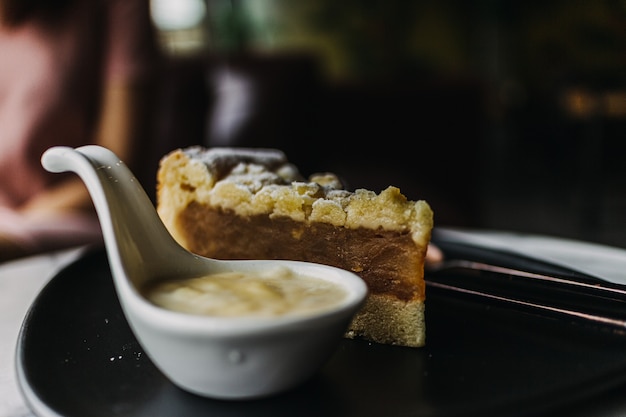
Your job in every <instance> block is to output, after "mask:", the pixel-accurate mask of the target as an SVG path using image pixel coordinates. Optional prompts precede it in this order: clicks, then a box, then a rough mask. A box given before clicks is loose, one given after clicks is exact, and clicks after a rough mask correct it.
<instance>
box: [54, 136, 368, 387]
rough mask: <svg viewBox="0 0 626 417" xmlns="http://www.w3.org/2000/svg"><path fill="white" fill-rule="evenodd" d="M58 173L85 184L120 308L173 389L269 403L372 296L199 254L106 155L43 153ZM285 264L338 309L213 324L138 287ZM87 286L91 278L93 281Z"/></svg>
mask: <svg viewBox="0 0 626 417" xmlns="http://www.w3.org/2000/svg"><path fill="white" fill-rule="evenodd" d="M42 165H43V166H44V168H46V169H47V170H48V171H51V172H65V171H73V172H75V173H76V174H78V175H79V176H80V177H81V179H82V180H83V181H84V183H85V185H86V186H87V189H88V190H89V193H90V195H91V198H92V200H93V202H94V205H95V208H96V211H97V213H98V218H99V220H100V225H101V228H102V232H103V237H104V244H105V247H106V250H107V254H108V259H109V264H110V268H111V273H112V277H113V281H114V285H115V288H116V291H117V295H118V298H119V300H120V304H121V306H122V309H123V311H124V314H125V315H126V318H127V320H128V322H129V324H130V327H131V329H132V330H133V332H134V334H135V336H136V337H137V340H138V341H139V343H140V344H141V345H142V347H143V349H144V350H145V352H146V353H147V355H148V356H149V357H150V359H151V360H152V361H153V363H154V364H155V366H156V367H157V368H159V369H160V370H161V371H162V373H163V374H164V375H165V376H166V377H167V378H169V379H170V380H171V381H172V382H173V383H174V384H176V385H177V386H179V387H180V388H183V389H185V390H187V391H190V392H192V393H195V394H199V395H202V396H207V397H213V398H221V399H249V398H257V397H264V396H268V395H272V394H276V393H279V392H282V391H285V390H287V389H290V388H292V387H294V386H296V385H298V384H300V383H302V382H303V381H305V380H307V379H308V378H310V377H311V376H312V375H313V374H315V372H317V370H318V369H319V368H320V367H321V366H322V365H323V364H324V363H325V362H326V360H327V359H328V358H329V357H330V355H332V353H333V351H334V349H335V348H336V347H337V345H338V343H339V342H340V340H341V338H342V336H343V334H344V332H345V330H346V328H347V326H348V324H349V322H350V320H351V319H352V317H353V315H354V314H355V313H356V312H357V311H358V309H359V308H360V306H361V305H362V303H363V302H364V299H365V297H366V294H367V288H366V285H365V283H364V282H363V280H362V279H361V278H360V277H358V276H357V275H356V274H353V273H351V272H349V271H345V270H343V269H338V268H334V267H330V266H325V265H319V264H313V263H305V262H298V261H274V260H242V261H223V260H215V259H208V258H204V257H201V256H197V255H194V254H192V253H190V252H188V251H187V250H186V249H184V248H183V247H182V246H180V245H179V244H178V243H177V242H176V241H175V240H174V238H173V237H172V236H171V235H170V233H169V231H168V230H167V229H166V228H165V226H164V225H163V223H162V221H161V219H160V217H159V216H158V214H157V212H156V210H155V208H154V205H153V203H152V201H151V200H150V198H149V197H148V196H147V194H146V193H145V191H144V189H143V188H142V186H141V184H139V183H138V181H137V179H136V178H135V177H134V175H133V174H132V173H131V171H130V170H129V169H128V168H127V166H126V165H125V164H124V163H123V162H122V161H121V160H120V159H119V158H118V157H117V156H116V155H115V154H114V153H113V152H111V151H109V150H108V149H106V148H103V147H100V146H95V145H89V146H83V147H80V148H76V149H73V148H68V147H53V148H50V149H48V150H47V151H46V152H45V153H44V154H43V156H42ZM276 265H283V266H285V267H287V268H289V269H291V270H292V271H293V272H294V273H295V274H297V275H305V276H309V277H317V278H322V279H325V280H328V281H331V282H335V283H336V284H338V285H339V286H340V287H341V288H343V289H344V290H345V292H346V293H347V296H346V297H345V299H344V300H343V301H342V302H341V304H340V305H338V306H335V307H332V308H330V309H327V310H324V311H321V312H319V313H314V314H312V315H307V316H289V315H284V316H277V317H258V316H257V317H255V316H251V317H215V316H199V315H190V314H184V313H177V312H174V311H170V310H166V309H163V308H160V307H157V306H156V305H154V304H152V303H151V302H149V301H148V300H147V299H146V298H145V297H144V296H142V295H141V291H140V288H141V287H142V286H144V285H146V283H147V282H149V281H152V280H162V279H172V278H191V277H198V276H202V275H207V274H212V273H218V272H224V271H254V270H264V269H269V268H273V267H275V266H276ZM85 279H89V277H85Z"/></svg>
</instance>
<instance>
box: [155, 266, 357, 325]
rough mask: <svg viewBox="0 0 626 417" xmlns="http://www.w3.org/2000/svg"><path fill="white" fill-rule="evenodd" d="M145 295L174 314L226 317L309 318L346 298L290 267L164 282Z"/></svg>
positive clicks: (329, 285)
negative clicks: (308, 315) (308, 316)
mask: <svg viewBox="0 0 626 417" xmlns="http://www.w3.org/2000/svg"><path fill="white" fill-rule="evenodd" d="M144 295H145V296H146V297H147V298H148V299H149V300H150V301H151V302H152V303H154V304H156V305H158V306H160V307H163V308H166V309H169V310H174V311H178V312H183V313H188V314H195V315H208V316H222V317H235V316H280V315H286V314H290V315H306V314H310V313H313V312H316V311H320V310H323V309H328V308H331V307H333V306H335V305H337V304H339V303H340V302H341V300H343V299H344V298H345V297H346V293H345V291H344V290H343V289H342V288H341V287H339V286H338V285H337V284H334V283H332V282H328V281H325V280H322V279H319V278H313V277H308V276H302V275H297V274H295V273H294V272H293V271H291V270H290V269H288V268H285V267H278V268H273V269H271V270H267V271H255V272H245V273H242V272H225V273H219V274H213V275H207V276H203V277H198V278H191V279H185V280H171V281H162V282H158V283H156V284H153V285H151V286H149V287H147V288H145V289H144Z"/></svg>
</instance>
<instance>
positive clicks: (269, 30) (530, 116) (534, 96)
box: [152, 0, 626, 248]
mask: <svg viewBox="0 0 626 417" xmlns="http://www.w3.org/2000/svg"><path fill="white" fill-rule="evenodd" d="M152 3H153V17H154V19H155V22H156V23H157V25H158V26H159V28H160V29H161V30H160V34H161V40H162V45H163V48H164V50H165V51H166V53H167V56H168V62H167V67H166V77H165V81H164V85H163V90H162V100H161V103H162V109H161V112H162V114H161V116H160V117H159V118H158V120H157V123H158V126H159V130H158V132H159V136H158V138H157V142H158V143H157V144H156V145H155V146H156V149H158V152H166V151H169V150H171V149H173V148H174V147H177V146H188V145H192V144H204V145H206V146H255V147H257V146H258V147H277V148H280V149H282V150H284V151H285V152H286V153H287V155H288V157H289V159H290V160H291V161H292V162H294V163H296V164H297V165H298V166H299V167H300V168H301V170H302V171H303V173H304V174H310V173H313V172H317V171H326V170H329V171H333V172H335V173H337V174H339V175H340V176H342V177H343V178H344V180H346V181H347V183H348V184H349V186H350V187H351V188H358V187H365V188H369V189H372V190H375V191H380V190H382V189H383V188H385V187H386V186H388V185H396V186H398V187H400V189H401V190H402V191H403V193H404V194H405V195H406V196H407V197H408V198H410V199H425V200H427V201H428V202H429V203H430V204H431V206H432V207H433V209H434V211H435V220H436V224H437V225H442V226H460V227H477V228H492V229H501V230H510V231H520V232H530V233H540V234H546V235H552V236H558V237H566V238H576V239H582V240H586V241H592V242H597V243H604V244H610V245H615V246H620V247H625V248H626V164H624V162H622V161H623V159H624V158H625V157H626V1H624V0H594V1H580V0H567V1H565V0H563V1H561V0H554V1H534V0H526V1H520V0H517V1H516V0H482V1H467V0H442V1H434V0H433V1H419V0H416V1H399V0H367V1H366V0H361V1H356V0H343V1H333V0H299V1H296V2H294V1H288V0H247V1H245V0H244V1H242V0H239V1H237V0H152Z"/></svg>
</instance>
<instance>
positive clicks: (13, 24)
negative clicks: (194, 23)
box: [0, 0, 160, 262]
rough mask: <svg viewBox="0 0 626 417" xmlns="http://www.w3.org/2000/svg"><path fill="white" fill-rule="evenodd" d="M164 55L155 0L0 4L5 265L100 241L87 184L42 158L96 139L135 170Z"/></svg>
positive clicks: (0, 233)
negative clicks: (47, 165)
mask: <svg viewBox="0 0 626 417" xmlns="http://www.w3.org/2000/svg"><path fill="white" fill-rule="evenodd" d="M159 61H160V54H159V47H158V43H157V39H156V33H155V30H154V27H153V25H152V20H151V16H150V5H149V0H0V262H5V261H7V260H11V259H16V258H19V257H23V256H27V255H32V254H37V253H42V252H46V251H52V250H58V249H62V248H67V247H71V246H75V245H83V244H98V243H100V242H101V239H102V237H101V230H100V226H99V223H98V219H97V217H96V215H95V210H94V208H93V204H92V202H91V198H90V196H89V194H88V192H87V189H86V188H85V186H84V184H83V182H82V181H81V180H80V179H79V178H78V176H76V175H75V174H71V173H66V174H52V173H48V172H46V171H45V170H44V169H43V168H42V166H41V162H40V161H41V155H42V153H43V152H44V151H45V150H46V149H47V148H49V147H51V146H57V145H63V146H70V147H77V146H81V145H86V144H98V145H101V146H104V147H106V148H109V149H110V150H112V151H113V152H115V153H116V154H117V155H118V156H119V157H120V159H122V160H123V161H124V162H125V163H126V164H127V165H129V167H130V168H131V170H133V171H135V170H137V172H139V171H140V170H141V169H142V167H141V163H142V162H145V161H142V160H144V159H145V155H140V153H143V151H142V150H141V147H142V146H144V145H143V144H144V143H145V141H146V140H148V139H149V138H150V135H151V132H150V129H151V127H150V126H151V123H150V120H151V106H152V104H153V102H154V96H153V95H154V90H155V88H154V87H155V84H154V83H155V82H156V81H157V76H158V67H159V65H157V64H158V63H159ZM139 176H140V175H138V177H139Z"/></svg>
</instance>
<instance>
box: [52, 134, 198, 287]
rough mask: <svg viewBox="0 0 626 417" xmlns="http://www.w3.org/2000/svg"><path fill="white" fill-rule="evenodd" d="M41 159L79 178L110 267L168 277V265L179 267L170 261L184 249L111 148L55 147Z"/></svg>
mask: <svg viewBox="0 0 626 417" xmlns="http://www.w3.org/2000/svg"><path fill="white" fill-rule="evenodd" d="M41 163H42V165H43V166H44V168H45V169H47V170H48V171H51V172H66V171H72V172H75V173H76V174H78V175H79V176H80V177H81V179H82V180H83V182H84V183H85V185H86V186H87V189H88V191H89V193H90V195H91V198H92V200H93V203H94V206H95V208H96V211H97V214H98V219H99V221H100V226H101V228H102V233H103V237H104V242H105V245H106V247H107V252H108V254H109V258H110V260H111V262H112V264H113V265H119V267H121V268H123V269H125V270H126V274H127V275H128V276H149V275H151V274H156V275H159V274H161V275H168V274H171V273H173V271H171V269H172V268H177V269H179V268H180V263H174V262H171V259H172V257H173V256H174V257H177V258H180V257H181V256H183V257H184V256H185V254H186V253H187V254H188V252H186V250H184V249H183V248H182V247H181V246H180V245H179V244H178V243H177V242H176V241H175V240H174V238H173V237H172V235H171V234H170V233H169V231H168V230H167V229H166V227H165V226H164V224H163V222H162V221H161V219H160V217H159V216H158V214H157V212H156V210H155V207H154V205H153V203H152V201H151V200H150V198H149V197H148V195H147V194H146V192H145V190H144V189H143V188H142V186H141V184H139V182H138V181H137V179H136V178H135V176H134V175H133V173H132V172H131V171H130V169H129V168H128V167H127V166H126V165H125V164H124V162H123V161H121V160H120V159H119V157H117V156H116V155H115V154H114V153H113V152H111V151H110V150H108V149H106V148H104V147H101V146H96V145H88V146H83V147H79V148H76V149H73V148H69V147H53V148H50V149H48V150H47V151H46V152H45V153H44V154H43V156H42V159H41ZM189 255H190V256H189V259H192V258H193V256H191V254H189ZM174 259H176V258H174ZM183 259H185V258H183ZM191 263H192V264H193V262H191ZM133 269H141V270H140V271H137V270H133Z"/></svg>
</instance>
